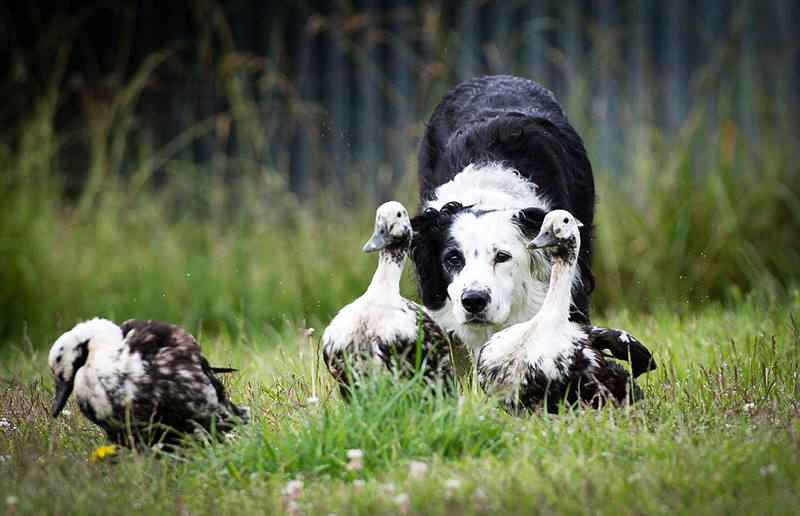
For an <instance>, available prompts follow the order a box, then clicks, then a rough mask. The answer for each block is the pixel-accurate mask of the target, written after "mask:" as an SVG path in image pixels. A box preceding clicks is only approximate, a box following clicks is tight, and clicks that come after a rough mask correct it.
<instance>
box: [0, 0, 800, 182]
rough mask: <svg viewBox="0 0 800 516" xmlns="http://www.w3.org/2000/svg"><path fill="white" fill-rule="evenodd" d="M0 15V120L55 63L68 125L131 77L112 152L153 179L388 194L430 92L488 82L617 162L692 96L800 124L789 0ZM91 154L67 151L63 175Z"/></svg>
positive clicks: (745, 123) (128, 6) (231, 5)
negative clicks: (553, 117) (549, 110)
mask: <svg viewBox="0 0 800 516" xmlns="http://www.w3.org/2000/svg"><path fill="white" fill-rule="evenodd" d="M0 18H2V21H0V65H2V66H3V68H4V69H6V70H7V71H6V73H5V80H4V82H3V88H2V90H0V93H2V95H3V98H4V99H6V100H5V101H4V102H5V103H6V107H5V109H3V110H2V120H0V122H2V125H3V126H4V127H9V126H12V125H13V124H14V122H15V120H16V119H18V118H21V117H25V116H27V114H28V113H30V111H31V110H32V109H34V108H35V104H36V99H37V98H39V97H41V96H42V95H45V94H46V93H47V91H48V88H52V84H51V83H52V81H53V77H54V70H56V71H59V74H60V75H58V77H57V78H56V82H57V83H58V85H57V88H59V89H60V90H61V93H60V95H59V100H58V102H59V106H58V108H57V111H58V116H57V120H58V124H59V126H60V127H62V128H69V127H70V125H71V124H76V123H81V122H76V120H81V119H82V117H87V116H92V113H91V109H90V108H91V106H92V105H94V104H92V102H91V101H87V100H86V99H84V98H82V97H81V95H82V94H83V95H88V96H89V97H94V99H95V101H96V99H98V98H102V97H103V95H105V94H107V92H109V91H119V90H120V88H121V86H120V84H129V83H131V82H132V81H135V80H136V79H137V78H144V82H145V83H146V84H145V85H144V86H143V87H142V88H141V90H140V91H134V92H132V93H131V95H133V96H134V97H135V98H134V100H130V101H129V107H126V108H125V109H129V110H133V111H134V112H135V117H133V118H131V120H134V122H132V123H131V125H130V127H128V129H127V130H128V131H129V136H126V138H130V139H134V140H136V141H135V142H133V143H135V144H130V145H128V146H126V150H125V152H128V153H133V152H138V153H142V152H143V151H142V149H143V148H144V149H149V150H145V151H144V152H145V153H146V152H152V153H153V155H154V156H161V157H163V158H164V159H163V160H162V161H161V162H158V160H156V161H154V163H153V164H152V167H153V169H154V170H153V173H152V175H151V178H152V181H153V182H154V183H155V184H158V181H159V177H162V176H163V173H164V171H163V170H162V169H163V163H164V162H166V161H167V160H170V159H172V160H178V161H182V162H185V163H193V164H194V165H195V166H194V167H188V168H187V170H190V172H187V173H192V174H196V175H198V178H197V179H198V180H199V182H202V180H203V179H204V177H203V174H212V173H214V170H215V169H219V168H220V167H222V168H224V174H226V177H227V178H229V179H235V178H236V176H237V175H243V174H249V173H251V172H250V171H252V170H263V169H269V170H274V171H277V173H278V175H279V177H280V178H281V180H282V181H284V182H285V187H287V188H290V189H291V190H293V191H295V192H297V193H299V194H300V195H301V196H302V195H306V194H310V193H314V192H315V191H316V189H317V188H319V187H320V186H329V185H334V186H336V187H337V188H338V189H340V190H342V191H357V190H359V189H365V190H367V191H368V192H370V193H372V194H376V195H385V194H387V193H388V192H390V191H391V190H390V189H391V188H392V187H393V186H395V185H396V184H397V182H398V181H399V180H400V179H402V177H403V176H404V174H406V173H407V172H408V171H409V169H412V171H413V169H414V168H415V161H414V160H413V152H414V149H415V147H416V145H417V143H418V141H419V137H420V135H421V132H422V128H423V123H424V121H425V120H426V119H427V117H428V116H429V114H430V112H431V110H432V109H433V106H435V104H436V102H437V101H438V99H439V98H440V97H441V95H442V94H443V93H444V92H445V91H446V90H447V89H449V88H450V87H452V86H453V85H455V84H457V83H458V82H460V81H462V80H464V79H467V78H470V77H473V76H477V75H483V74H497V73H510V74H518V75H522V76H525V77H529V78H534V79H536V80H538V81H539V82H541V83H542V84H543V85H545V86H546V87H548V88H550V89H552V90H553V91H554V92H555V93H556V95H557V96H558V97H559V99H560V100H561V101H562V103H564V104H565V107H566V108H567V111H568V114H569V115H570V117H571V118H572V119H573V122H574V124H575V125H576V127H577V128H578V131H579V132H580V133H581V134H582V135H583V136H584V139H585V140H586V141H587V145H588V147H589V148H590V151H591V158H592V160H593V162H594V163H595V166H596V167H603V168H605V169H608V170H612V171H613V170H615V169H616V168H617V164H618V163H619V160H620V157H621V156H624V153H625V149H626V147H627V145H628V140H629V139H630V138H632V137H635V135H632V133H634V132H635V131H636V130H637V128H639V127H644V126H647V127H651V128H656V129H658V130H661V131H663V132H664V134H665V135H666V136H665V137H668V136H669V134H671V133H672V132H674V131H677V130H679V128H680V127H681V126H682V124H684V122H685V120H686V118H687V116H688V114H689V113H690V111H691V110H692V109H693V107H694V106H697V105H698V103H702V109H703V114H704V117H705V121H704V123H705V124H706V125H707V127H708V130H709V131H713V130H716V129H717V128H718V127H719V124H720V123H721V122H722V121H730V122H732V123H735V124H736V125H737V127H738V128H739V129H738V130H739V131H741V132H742V133H744V134H748V133H753V132H757V127H755V126H754V125H753V122H752V121H753V119H754V117H756V118H757V117H760V116H763V114H764V113H765V112H767V111H768V112H770V113H773V112H777V113H783V114H785V115H786V116H787V117H788V119H790V120H791V121H792V123H794V121H796V119H797V117H796V115H797V113H798V107H799V106H800V101H798V98H797V97H798V96H797V93H798V92H800V77H799V76H798V74H799V73H800V70H799V69H800V66H799V65H798V42H799V41H800V39H799V38H798V36H797V22H798V20H800V2H796V1H794V0H783V1H770V2H763V1H761V2H757V1H753V0H741V1H735V2H720V1H716V0H702V1H696V2H689V1H674V2H648V1H645V0H630V1H624V2H614V1H604V0H572V1H556V0H536V1H527V2H526V1H516V2H515V1H510V2H488V1H434V2H428V1H424V2H414V1H409V0H395V1H387V2H376V1H364V2H352V3H351V2H347V1H335V0H328V1H319V2H315V1H310V2H291V1H287V2H277V3H270V2H260V1H245V0H239V1H229V2H219V3H217V2H204V1H197V2H194V1H171V2H161V1H155V0H142V1H140V2H127V1H122V0H119V1H106V2H95V3H89V4H86V3H83V2H61V3H58V2H55V3H53V2H47V3H45V2H42V3H39V4H37V3H35V2H34V3H26V2H19V3H13V4H7V5H5V6H4V7H3V12H2V13H0ZM60 56H61V57H63V56H66V57H64V58H63V60H60V59H61V57H60ZM148 59H150V60H151V61H148ZM62 65H63V73H61V72H60V70H61V69H60V68H59V66H62ZM150 65H152V70H151V69H149V68H148V66H150ZM144 69H147V70H145V71H143V70H144ZM80 92H83V93H80ZM86 92H88V93H86ZM95 103H96V102H95ZM87 106H88V107H87ZM98 116H99V115H98ZM115 116H121V115H120V114H119V113H117V114H116V115H115ZM795 134H796V133H795ZM86 140H87V141H89V140H90V138H87V139H86ZM14 144H15V143H14V142H11V145H14ZM86 145H89V144H85V145H84V144H81V145H79V144H76V145H74V146H72V147H71V148H70V147H69V146H67V148H66V149H65V152H64V153H63V154H62V157H61V159H62V160H64V161H66V162H68V165H69V166H67V167H64V169H65V170H66V171H67V173H68V174H69V175H71V176H73V177H72V179H71V183H72V184H77V185H79V184H81V183H82V181H84V180H85V177H84V175H85V174H86V172H85V170H86V169H87V166H88V164H87V161H88V160H90V159H91V158H90V157H89V153H88V152H87V151H86V148H85V147H86ZM220 156H224V157H225V158H224V164H222V165H221V164H220V159H221V158H220ZM125 162H126V160H124V159H123V160H121V161H120V163H121V164H120V166H119V173H121V174H128V173H130V174H133V173H134V172H132V171H130V170H128V169H127V168H126V166H125Z"/></svg>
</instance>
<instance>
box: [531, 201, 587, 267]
mask: <svg viewBox="0 0 800 516" xmlns="http://www.w3.org/2000/svg"><path fill="white" fill-rule="evenodd" d="M581 227H583V224H581V222H580V221H579V220H578V219H576V218H575V216H574V215H572V214H571V213H570V212H568V211H567V210H553V211H551V212H550V213H548V214H547V215H545V216H544V220H543V221H542V227H541V229H540V230H539V234H538V235H536V238H534V239H533V240H531V241H530V242H529V243H528V249H550V250H551V252H552V253H553V255H554V256H558V255H560V254H562V253H564V252H566V253H567V256H574V255H575V254H577V250H578V248H579V247H580V243H581V234H580V228H581Z"/></svg>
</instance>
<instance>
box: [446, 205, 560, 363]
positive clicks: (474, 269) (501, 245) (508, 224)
mask: <svg viewBox="0 0 800 516" xmlns="http://www.w3.org/2000/svg"><path fill="white" fill-rule="evenodd" d="M515 213H516V210H504V211H496V212H491V213H485V214H483V215H480V216H476V214H474V213H471V212H465V213H464V214H462V215H461V216H459V217H458V218H457V219H456V221H455V222H454V223H453V226H452V228H451V236H452V237H453V239H454V240H456V241H457V242H458V245H459V250H460V251H461V253H462V254H463V257H464V267H463V268H462V269H461V271H459V272H458V273H456V275H455V276H454V277H453V280H452V281H451V283H450V284H449V285H448V286H447V294H448V298H449V301H448V303H446V304H445V306H444V307H443V308H442V309H440V310H436V311H435V312H434V316H435V318H436V320H437V322H438V323H439V325H440V326H443V327H445V328H448V329H452V330H455V332H456V335H458V337H459V338H460V339H461V340H462V342H464V344H465V345H467V347H468V348H471V349H472V350H473V354H474V353H475V352H477V350H478V349H480V347H481V346H482V345H483V344H484V343H485V342H486V340H487V339H488V338H489V337H490V336H491V335H492V334H494V333H495V332H496V331H498V330H501V329H503V328H506V327H508V326H509V325H511V324H515V323H518V322H521V321H525V320H528V319H530V318H531V317H533V315H534V314H535V313H536V312H537V311H538V310H539V307H541V306H542V302H543V301H544V298H545V295H546V294H547V281H548V278H549V263H548V261H547V259H546V257H545V255H544V253H543V252H541V251H535V252H531V251H528V249H527V248H526V247H525V245H526V243H527V241H526V238H525V237H524V235H522V233H521V232H520V231H519V229H518V228H517V226H516V225H514V223H513V222H512V221H511V219H512V217H513V216H514V214H515ZM498 251H504V252H506V253H508V254H510V255H511V259H510V260H508V261H506V262H502V263H495V256H496V255H497V253H498ZM467 290H479V291H483V292H486V293H488V294H489V302H488V304H487V306H486V308H485V310H484V312H483V314H482V315H483V317H484V321H485V322H484V323H483V324H476V323H468V322H467V319H468V316H469V313H468V312H467V311H466V310H465V309H464V306H463V305H462V304H461V295H462V294H463V293H464V292H465V291H467Z"/></svg>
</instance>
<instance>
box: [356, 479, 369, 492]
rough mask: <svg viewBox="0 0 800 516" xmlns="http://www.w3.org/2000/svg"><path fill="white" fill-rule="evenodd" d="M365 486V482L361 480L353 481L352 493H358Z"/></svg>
mask: <svg viewBox="0 0 800 516" xmlns="http://www.w3.org/2000/svg"><path fill="white" fill-rule="evenodd" d="M365 484H366V482H364V480H363V479H361V478H357V479H355V480H353V491H355V492H356V493H359V492H360V491H361V490H362V489H364V485H365Z"/></svg>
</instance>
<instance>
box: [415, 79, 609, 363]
mask: <svg viewBox="0 0 800 516" xmlns="http://www.w3.org/2000/svg"><path fill="white" fill-rule="evenodd" d="M419 184H420V213H419V214H418V215H417V216H416V217H414V219H413V220H412V224H413V227H414V237H413V242H412V249H411V257H412V259H413V261H414V264H415V268H416V272H417V283H418V288H419V291H420V295H421V296H422V301H423V304H424V305H425V306H426V307H427V308H428V309H429V310H430V312H431V313H432V314H433V316H434V318H435V319H436V321H437V322H438V323H439V325H440V326H442V327H443V328H444V329H445V330H447V331H450V332H452V333H454V334H455V335H456V336H457V337H458V338H459V339H461V341H462V342H463V343H464V344H465V345H466V347H467V348H468V349H470V350H472V352H473V358H474V356H475V352H476V351H477V350H478V349H479V348H480V346H481V345H482V344H483V343H484V342H486V341H487V340H488V339H489V337H490V336H491V335H492V334H494V333H495V332H497V331H499V330H502V329H503V328H506V327H508V326H510V325H512V324H516V323H518V322H521V321H525V320H528V319H530V318H531V317H533V315H534V314H535V313H536V312H537V311H538V310H539V308H540V307H541V306H542V302H543V300H544V297H545V294H546V293H547V285H548V281H549V276H550V265H549V260H548V257H547V256H546V255H545V254H544V252H543V251H528V250H527V249H526V247H525V245H526V243H527V242H528V241H530V239H532V238H533V237H535V236H536V234H537V233H538V231H539V228H540V226H541V224H542V220H543V218H544V215H545V213H547V212H549V211H551V210H555V209H565V210H568V211H570V212H572V213H573V214H574V215H575V216H576V217H577V218H578V220H580V221H581V222H582V223H583V227H582V228H581V241H582V242H585V244H584V245H583V246H582V247H581V250H580V257H579V272H580V273H579V274H577V275H576V278H575V281H574V283H573V288H572V306H571V310H570V318H571V319H572V320H574V321H576V322H582V323H587V322H588V321H589V294H590V292H591V290H592V288H593V286H594V279H593V277H592V273H591V259H592V220H593V217H594V204H595V193H594V178H593V175H592V167H591V164H590V163H589V160H588V158H587V157H586V150H585V149H584V147H583V142H582V141H581V138H580V136H578V133H576V132H575V129H573V128H572V126H571V125H570V123H569V121H568V119H567V116H566V115H565V114H564V111H563V110H562V109H561V106H560V105H559V103H558V101H557V100H556V98H555V96H554V95H553V94H552V93H551V92H550V91H549V90H547V89H545V88H543V87H542V86H540V85H539V84H537V83H536V82H534V81H531V80H527V79H523V78H520V77H512V76H489V77H481V78H477V79H472V80H470V81H467V82H464V83H462V84H460V85H459V86H457V87H456V88H454V89H453V90H451V91H450V92H448V93H447V94H446V95H445V96H444V98H443V99H442V101H441V102H440V103H439V105H438V106H437V107H436V110H435V111H434V112H433V115H432V116H431V118H430V121H429V122H428V125H427V128H426V130H425V134H424V136H423V138H422V143H421V145H420V151H419Z"/></svg>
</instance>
